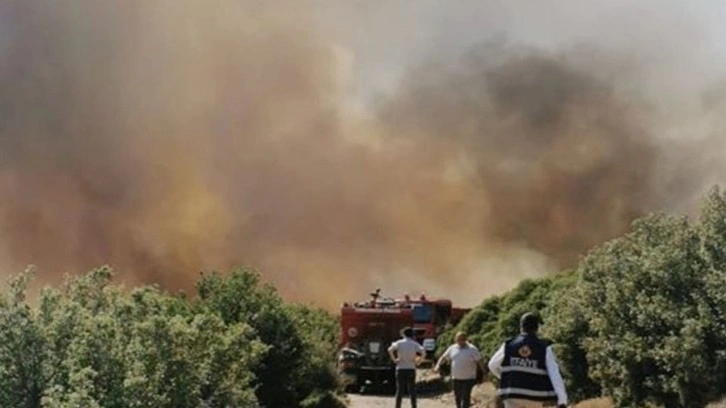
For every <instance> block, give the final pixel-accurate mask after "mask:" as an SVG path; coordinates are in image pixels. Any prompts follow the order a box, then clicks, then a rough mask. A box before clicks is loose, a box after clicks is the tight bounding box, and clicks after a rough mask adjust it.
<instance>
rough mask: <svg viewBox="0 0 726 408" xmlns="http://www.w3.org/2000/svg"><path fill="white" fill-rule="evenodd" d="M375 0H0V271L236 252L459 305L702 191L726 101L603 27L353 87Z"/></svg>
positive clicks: (170, 265)
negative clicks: (583, 42) (372, 93)
mask: <svg viewBox="0 0 726 408" xmlns="http://www.w3.org/2000/svg"><path fill="white" fill-rule="evenodd" d="M270 3H275V4H270ZM495 3H496V2H495ZM507 3H511V4H516V2H507ZM565 3H568V2H565ZM350 4H351V6H350V8H352V9H355V6H353V5H354V4H357V3H353V2H351V3H350ZM372 4H374V5H371V3H369V4H368V5H366V6H364V5H361V4H358V6H357V7H360V8H361V9H355V10H343V11H341V10H338V9H337V8H340V7H343V8H344V9H345V8H346V6H341V5H340V3H338V4H337V5H335V6H334V5H333V4H328V3H325V2H320V3H316V6H315V7H303V5H302V4H301V2H289V3H287V2H279V3H277V2H258V1H242V2H240V1H224V0H222V1H214V2H199V1H193V0H182V1H166V0H162V1H153V2H148V1H141V0H129V1H123V2H88V1H82V0H67V1H64V2H62V4H61V3H57V2H51V1H47V0H10V1H5V2H3V4H2V5H0V197H1V199H0V243H1V244H2V251H0V254H1V255H0V262H1V264H2V266H3V267H4V270H5V271H8V272H13V271H17V270H18V268H22V267H24V266H25V265H27V264H36V265H37V266H38V268H39V274H40V276H41V277H42V278H43V280H45V281H50V282H53V281H56V280H57V279H58V277H59V276H61V274H62V273H64V272H81V271H83V270H85V269H88V268H91V267H93V266H97V265H101V264H110V265H112V266H114V267H115V268H116V269H117V270H118V272H119V273H120V276H121V279H123V280H125V281H127V282H131V283H139V282H144V283H159V284H161V285H162V286H164V287H166V288H169V289H172V290H176V289H189V288H191V287H192V285H193V283H194V281H195V280H196V278H197V276H198V271H200V270H209V269H215V268H227V267H230V266H232V265H237V264H244V265H252V266H255V267H258V268H260V269H261V270H262V271H263V274H264V276H265V277H266V279H268V280H270V281H271V282H273V283H275V284H276V285H277V286H278V287H279V288H280V290H281V291H282V292H283V294H284V295H285V296H287V297H288V298H290V299H295V300H303V301H312V302H315V303H317V304H320V305H323V306H329V307H333V306H334V305H336V304H337V303H338V302H339V301H342V300H343V299H350V298H355V297H359V296H361V295H364V294H365V293H368V292H367V291H368V290H369V289H372V288H373V287H374V286H377V287H382V288H384V289H385V290H387V291H389V292H395V291H404V290H408V291H421V290H425V291H427V292H429V293H432V294H440V295H447V296H457V299H458V300H461V301H463V302H464V303H467V302H469V303H471V302H473V301H476V300H479V299H481V297H483V296H484V295H486V294H491V293H495V292H497V291H500V290H502V289H505V288H508V287H510V286H511V285H513V284H514V283H515V282H516V281H517V280H519V279H521V278H523V277H529V276H539V275H543V274H545V273H549V272H552V271H556V270H557V269H558V268H562V267H567V266H570V265H572V264H573V263H574V262H576V261H577V256H578V255H579V254H582V253H583V251H585V250H587V249H588V248H589V247H591V246H592V245H596V244H598V243H600V242H602V241H603V240H605V239H608V238H611V237H614V236H616V235H617V234H619V233H621V232H623V231H624V230H625V229H626V228H627V227H628V225H629V223H630V222H631V221H632V220H633V219H634V218H635V217H638V216H640V215H642V214H644V213H646V212H648V211H653V210H660V209H674V208H688V205H689V203H691V202H692V201H691V200H692V198H693V197H694V196H696V195H697V193H698V192H700V191H701V189H702V188H703V187H704V184H705V182H715V181H718V180H719V175H720V173H719V172H718V171H717V170H716V169H717V166H716V164H717V163H718V162H717V160H718V156H717V155H715V156H709V154H708V152H713V151H714V148H713V147H714V146H715V147H716V150H718V146H720V147H723V143H720V142H719V140H721V139H720V138H719V137H718V134H716V133H714V131H713V129H714V128H717V126H716V125H717V124H718V122H719V121H720V119H718V118H720V117H722V115H720V113H721V112H722V111H723V109H724V106H726V104H724V103H723V102H722V101H723V100H724V99H723V95H724V94H726V93H725V92H719V91H718V89H716V91H712V92H711V93H709V94H703V93H702V90H703V89H705V85H706V84H701V83H687V84H684V83H678V82H677V81H674V79H673V78H679V75H681V74H682V73H683V72H685V71H683V70H681V71H678V70H675V71H674V72H670V71H667V70H662V69H654V68H653V67H656V66H657V67H661V65H660V64H662V63H663V61H664V60H665V61H671V60H675V59H676V58H675V57H673V56H663V55H661V54H657V53H656V54H648V53H641V52H640V50H641V49H640V48H638V50H632V49H627V50H626V49H624V48H622V47H620V46H619V45H617V44H620V43H619V40H617V39H608V40H606V41H592V44H590V45H588V46H579V45H577V44H569V45H568V44H564V45H563V44H558V45H557V46H556V47H553V46H550V45H547V46H545V45H537V44H528V43H527V41H520V40H519V39H518V38H516V37H517V36H516V35H505V36H504V37H510V39H507V38H500V37H497V36H492V35H489V34H487V38H484V40H485V41H483V42H481V41H477V43H476V44H467V45H466V50H461V51H457V50H456V49H452V48H450V47H442V48H438V47H436V46H435V45H432V46H430V47H428V46H427V47H423V46H422V47H420V48H421V49H424V50H425V51H422V52H421V55H420V58H419V57H418V56H417V57H415V58H414V57H411V58H412V60H411V61H405V62H406V66H407V67H408V68H406V69H403V70H401V72H400V74H399V75H400V77H398V78H397V79H395V80H392V79H390V78H388V79H386V80H382V81H381V82H382V83H387V85H386V86H385V89H383V90H382V92H381V93H380V94H378V95H377V97H376V98H373V99H366V100H365V101H363V100H364V99H365V98H361V97H356V95H355V94H356V93H358V94H361V93H363V91H362V90H361V86H365V84H366V81H367V80H366V79H363V80H361V78H369V79H370V78H373V77H375V76H376V75H377V74H376V73H375V72H378V71H377V70H376V69H370V70H369V71H368V74H366V73H363V74H361V72H360V70H361V69H363V68H361V67H366V66H371V64H372V63H371V61H373V60H374V57H373V56H374V55H376V53H377V52H378V51H380V50H378V49H376V48H375V47H384V45H381V43H380V42H381V41H386V38H388V37H387V36H390V37H391V40H392V41H394V40H395V41H397V42H395V43H396V44H405V41H402V40H401V39H400V38H393V37H394V36H395V35H402V33H403V32H404V28H405V27H407V26H406V25H405V24H401V27H404V28H400V30H401V31H396V29H394V28H391V27H392V26H389V27H388V28H386V27H383V28H382V29H381V31H380V32H379V33H377V34H371V35H373V36H374V38H375V39H376V41H378V42H376V41H373V40H370V42H369V41H364V42H362V43H361V42H356V41H357V40H351V38H358V37H356V34H355V32H357V31H356V29H355V28H356V27H361V26H360V25H356V24H361V21H362V20H356V17H355V16H360V17H359V18H360V19H363V18H364V17H365V16H366V15H368V16H370V15H369V14H366V13H371V12H373V11H371V9H375V8H376V6H375V4H376V2H372ZM435 4H436V3H429V2H421V3H420V7H422V8H423V9H424V11H425V10H427V9H426V8H430V9H431V10H429V11H431V13H432V14H435V13H434V12H435V11H436V7H437V6H435ZM464 4H467V5H468V6H466V7H474V6H472V5H471V4H469V3H468V2H463V1H462V5H464ZM472 4H473V2H472ZM477 4H479V2H477ZM366 7H370V8H371V9H368V10H367V11H366V10H363V8H366ZM378 7H381V8H385V7H391V6H384V5H383V3H381V4H379V5H378ZM491 7H494V6H491ZM507 7H513V8H515V9H516V6H507ZM507 7H505V6H501V7H500V8H501V9H498V11H499V12H505V11H506V10H504V9H506V8H507ZM521 8H522V9H524V8H526V5H522V6H521ZM316 10H317V11H318V12H317V13H316V12H315V11H316ZM323 11H325V12H323ZM490 11H492V10H490ZM509 11H510V12H511V11H512V10H509ZM389 12H393V11H392V10H389ZM356 13H360V14H356ZM422 13H423V12H422ZM424 14H425V13H424ZM420 18H421V19H424V17H422V16H420ZM424 20H425V19H424ZM348 23H350V24H351V26H350V27H349V26H348ZM396 24H397V23H396ZM396 24H393V26H395V25H396ZM408 28H411V27H408ZM503 29H505V28H503ZM389 30H393V33H391V32H389ZM583 30H584V28H583ZM505 31H506V29H505ZM658 32H659V31H658ZM515 34H516V33H515ZM447 36H451V37H452V38H454V39H458V38H461V34H457V33H446V35H443V36H442V37H441V38H442V40H441V41H443V42H444V43H447V41H449V40H447V39H446V38H448V37H447ZM648 38H650V37H648ZM679 41H682V42H683V43H684V44H689V42H688V41H687V40H686V39H684V38H681V37H679ZM371 43H376V44H378V45H375V47H373V48H369V47H371ZM641 43H643V44H646V45H643V49H646V50H649V49H650V48H649V46H648V45H647V41H642V42H641ZM635 51H638V52H635ZM401 52H402V51H401ZM366 56H367V57H366ZM678 56H679V57H680V56H681V55H680V54H678ZM389 57H390V55H389ZM366 58H367V59H366ZM373 65H375V64H373ZM682 69H685V68H682ZM379 73H380V72H379ZM656 74H657V75H659V76H657V75H656ZM366 75H369V76H368V77H367V76H366ZM651 75H653V76H654V78H655V79H654V78H652V77H651ZM669 75H670V76H669ZM656 79H657V80H656ZM701 79H704V76H701ZM704 80H705V79H704ZM659 81H660V82H659ZM361 84H363V85H361ZM653 84H659V85H658V86H655V85H653ZM662 84H664V85H662ZM679 84H680V87H679V86H676V85H679ZM660 85H662V86H660ZM671 85H672V86H671ZM709 85H710V83H709ZM351 92H352V93H353V94H354V95H353V96H351ZM366 92H368V91H366ZM358 96H360V95H358ZM686 97H687V98H686ZM699 98H700V99H699ZM684 100H687V101H696V102H694V103H693V104H692V105H689V106H686V103H685V102H684ZM361 101H363V102H361ZM361 105H363V107H361ZM676 108H677V110H675V109H676ZM696 123H698V124H700V128H694V129H693V130H688V129H686V130H684V126H685V125H686V124H690V125H693V124H696ZM679 126H681V127H679ZM684 133H688V137H684V136H683V134H684ZM706 146H711V148H708V147H706ZM711 157H713V160H714V161H710V160H711ZM415 293H418V292H415Z"/></svg>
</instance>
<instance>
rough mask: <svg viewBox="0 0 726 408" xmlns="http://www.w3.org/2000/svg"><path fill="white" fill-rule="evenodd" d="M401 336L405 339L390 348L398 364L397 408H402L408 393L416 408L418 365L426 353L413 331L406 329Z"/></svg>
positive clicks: (412, 404)
mask: <svg viewBox="0 0 726 408" xmlns="http://www.w3.org/2000/svg"><path fill="white" fill-rule="evenodd" d="M401 334H402V336H403V338H402V339H401V340H398V341H396V342H394V343H393V344H391V347H389V348H388V354H389V355H390V356H391V360H392V361H393V362H395V363H396V408H401V402H402V400H403V395H404V393H405V392H406V391H407V392H408V395H409V396H410V397H411V408H416V363H417V362H418V360H419V359H420V358H421V357H423V356H424V355H425V353H426V351H425V350H424V348H423V347H421V345H420V344H418V342H417V341H416V340H414V339H413V329H411V328H410V327H406V328H405V329H403V330H402V331H401Z"/></svg>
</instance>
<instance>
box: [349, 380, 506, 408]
mask: <svg viewBox="0 0 726 408" xmlns="http://www.w3.org/2000/svg"><path fill="white" fill-rule="evenodd" d="M493 395H494V389H493V387H492V385H491V384H482V385H478V386H476V388H475V389H474V391H473V392H472V403H473V405H472V408H489V407H492V408H493V407H494V404H493V400H492V397H493ZM348 400H349V401H350V404H349V407H350V408H389V407H390V408H392V407H393V406H394V398H393V396H391V395H359V394H349V395H348ZM403 406H404V407H408V406H409V402H408V401H407V400H405V401H404V404H403ZM454 406H455V405H454V396H453V394H452V393H450V392H446V393H424V395H421V396H420V397H419V398H418V407H419V408H451V407H454Z"/></svg>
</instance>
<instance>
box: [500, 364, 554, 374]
mask: <svg viewBox="0 0 726 408" xmlns="http://www.w3.org/2000/svg"><path fill="white" fill-rule="evenodd" d="M511 372H519V373H527V374H535V375H547V376H549V374H548V373H547V370H543V369H541V368H533V367H519V366H506V367H502V373H511Z"/></svg>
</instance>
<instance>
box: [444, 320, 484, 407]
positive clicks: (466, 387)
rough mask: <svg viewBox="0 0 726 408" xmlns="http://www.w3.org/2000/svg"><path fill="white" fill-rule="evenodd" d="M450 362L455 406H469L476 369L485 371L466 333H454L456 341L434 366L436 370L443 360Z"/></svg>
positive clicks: (474, 383)
mask: <svg viewBox="0 0 726 408" xmlns="http://www.w3.org/2000/svg"><path fill="white" fill-rule="evenodd" d="M447 360H448V361H450V362H451V380H452V382H453V385H454V399H455V400H456V408H469V407H470V406H471V390H472V389H473V388H474V385H476V369H477V367H479V368H480V369H481V370H482V372H486V368H485V367H484V363H483V362H482V358H481V354H480V353H479V350H478V349H477V348H476V347H475V346H474V345H473V344H471V343H469V342H468V338H467V335H466V333H464V332H458V333H456V343H454V344H452V345H451V346H449V348H448V349H446V351H444V354H442V355H441V357H440V358H439V361H438V362H437V363H436V366H435V367H434V371H436V372H438V371H439V369H440V367H441V364H443V363H444V361H447Z"/></svg>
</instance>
